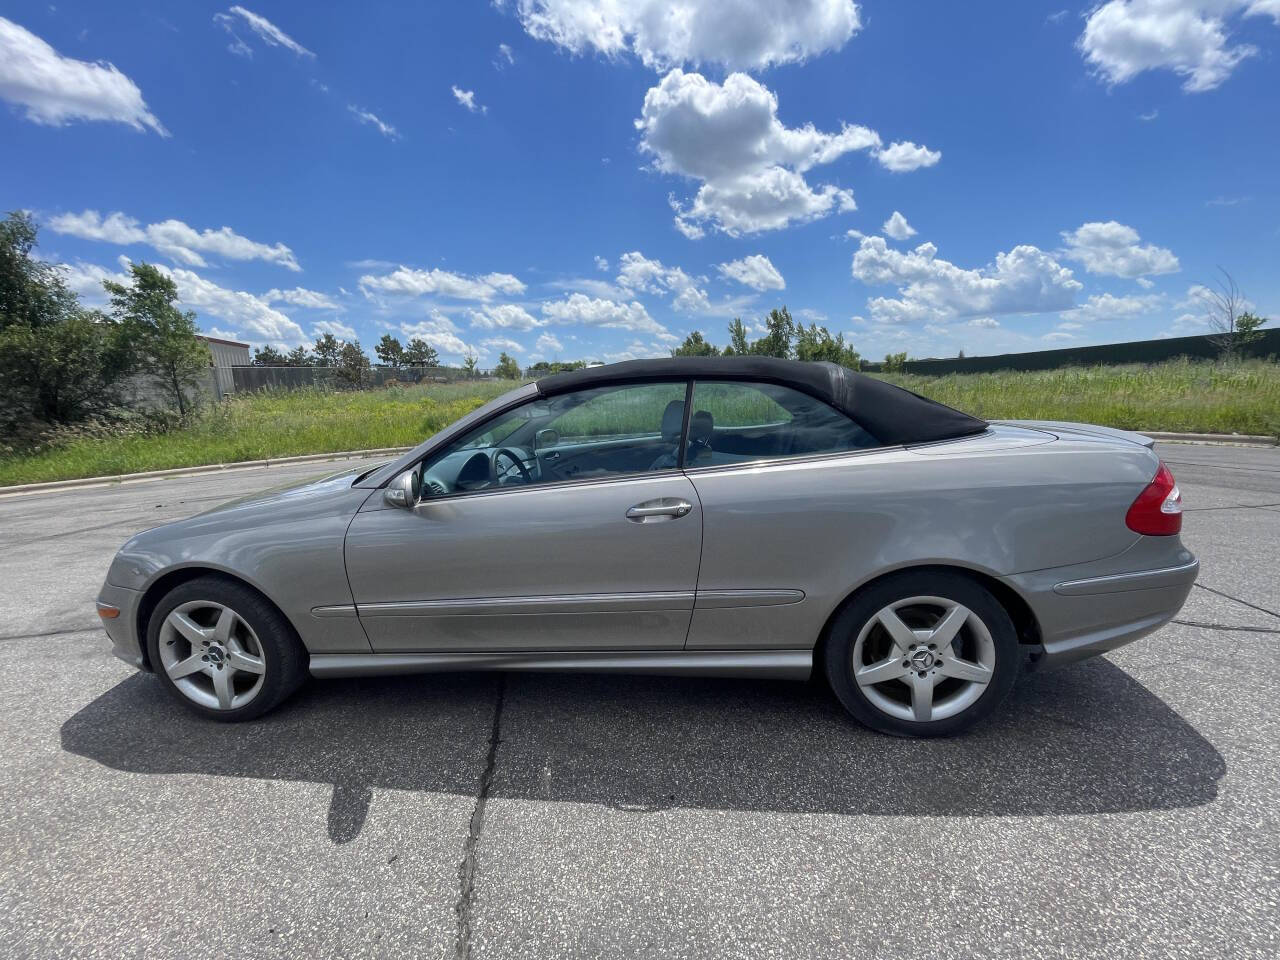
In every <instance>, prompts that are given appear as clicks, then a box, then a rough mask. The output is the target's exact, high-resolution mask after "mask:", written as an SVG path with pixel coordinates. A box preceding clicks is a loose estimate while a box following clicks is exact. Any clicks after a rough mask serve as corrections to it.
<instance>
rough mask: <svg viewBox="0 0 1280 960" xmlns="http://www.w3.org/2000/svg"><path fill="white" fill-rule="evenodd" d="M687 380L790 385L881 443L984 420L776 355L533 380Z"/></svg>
mask: <svg viewBox="0 0 1280 960" xmlns="http://www.w3.org/2000/svg"><path fill="white" fill-rule="evenodd" d="M689 377H696V378H698V379H703V380H750V381H756V382H764V383H777V384H781V385H783V386H787V387H791V388H792V389H795V390H799V391H801V392H802V393H807V394H809V395H810V396H813V397H817V398H818V399H819V400H822V401H824V402H826V403H829V404H830V405H831V406H833V407H835V408H836V409H837V410H839V411H841V412H842V413H844V414H846V415H847V416H849V417H852V418H853V419H854V420H856V421H857V422H858V423H859V424H860V425H861V426H862V427H863V428H865V429H866V430H868V431H869V432H870V433H871V434H872V435H873V436H875V437H876V439H877V440H879V441H880V442H881V443H883V444H908V443H930V442H932V441H935V440H949V439H952V438H954V437H964V436H969V435H971V434H975V433H981V432H982V431H983V430H985V429H986V428H987V422H986V421H985V420H980V419H979V418H977V417H971V416H969V414H967V413H961V412H960V411H959V410H955V409H953V408H951V407H948V406H946V405H945V404H941V403H938V402H937V401H936V400H930V399H929V398H927V397H922V396H920V395H919V394H917V393H912V392H911V391H910V390H904V389H903V388H902V387H895V386H894V385H893V384H891V383H886V382H885V381H883V380H877V379H876V378H874V377H868V376H865V375H864V374H861V373H855V372H854V371H852V370H849V369H847V368H845V367H842V366H840V365H838V364H835V363H826V362H823V363H811V362H802V361H799V360H779V359H776V358H774V357H672V358H670V359H662V360H627V361H625V362H623V363H611V364H608V365H606V366H603V367H589V368H587V369H585V370H574V371H571V372H569V373H557V374H553V375H551V376H549V377H543V378H542V379H540V380H538V381H537V388H538V392H539V393H541V394H542V395H543V396H554V395H556V394H560V393H567V392H569V391H571V390H583V389H588V388H590V387H599V386H606V385H609V384H616V383H644V382H649V381H655V380H678V379H683V378H689Z"/></svg>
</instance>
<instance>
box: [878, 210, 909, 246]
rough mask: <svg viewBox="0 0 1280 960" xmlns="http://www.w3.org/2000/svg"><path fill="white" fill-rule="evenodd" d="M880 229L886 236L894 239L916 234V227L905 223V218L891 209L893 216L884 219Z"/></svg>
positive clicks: (904, 238)
mask: <svg viewBox="0 0 1280 960" xmlns="http://www.w3.org/2000/svg"><path fill="white" fill-rule="evenodd" d="M880 229H881V230H883V231H884V234H885V236H886V237H890V238H891V239H894V240H906V239H907V238H908V237H914V236H915V235H916V228H915V227H913V226H911V224H909V223H907V218H906V217H904V216H903V215H902V214H900V213H899V212H898V211H897V210H895V211H893V216H891V217H890V218H889V219H888V220H886V221H885V222H884V226H882V227H881V228H880Z"/></svg>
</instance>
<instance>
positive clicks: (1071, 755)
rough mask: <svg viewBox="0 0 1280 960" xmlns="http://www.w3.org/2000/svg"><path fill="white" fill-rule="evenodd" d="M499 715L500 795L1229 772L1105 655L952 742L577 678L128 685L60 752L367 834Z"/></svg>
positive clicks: (1017, 811) (787, 796)
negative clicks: (279, 689)
mask: <svg viewBox="0 0 1280 960" xmlns="http://www.w3.org/2000/svg"><path fill="white" fill-rule="evenodd" d="M499 705H501V712H500V714H498V716H497V720H498V723H497V727H496V729H497V731H498V733H497V737H498V745H497V752H496V765H495V768H494V772H493V778H492V783H491V789H490V796H491V797H495V798H519V799H531V800H550V801H561V802H573V803H594V804H604V805H608V806H612V807H615V808H617V809H622V810H629V811H635V812H636V813H638V814H642V813H645V812H651V811H657V810H664V809H670V808H673V807H687V808H711V809H726V810H748V811H751V810H761V811H764V810H768V811H782V812H788V811H790V812H798V813H829V814H845V815H852V814H869V815H885V816H953V815H960V816H1038V815H1061V814H1091V813H1117V812H1129V811H1138V810H1159V809H1172V808H1178V807H1191V806H1197V805H1200V804H1204V803H1209V802H1211V801H1212V800H1214V799H1215V798H1216V797H1217V792H1218V782H1219V781H1220V780H1221V779H1222V777H1223V775H1224V774H1225V772H1226V764H1225V762H1224V761H1223V759H1222V756H1221V755H1220V754H1219V753H1218V751H1217V750H1215V749H1214V747H1213V746H1212V745H1211V744H1210V743H1209V742H1208V741H1207V740H1205V739H1204V738H1203V737H1202V736H1200V734H1199V733H1197V732H1196V731H1195V730H1194V729H1193V728H1192V727H1191V726H1190V725H1189V724H1188V723H1187V722H1186V721H1184V720H1183V719H1182V718H1181V717H1179V716H1178V714H1177V713H1175V712H1174V711H1173V710H1171V709H1170V708H1169V707H1168V706H1167V705H1166V704H1165V703H1164V702H1163V701H1162V700H1160V699H1159V698H1158V697H1156V696H1154V695H1153V694H1152V693H1150V692H1149V691H1148V690H1147V689H1146V688H1145V687H1143V686H1142V685H1141V684H1140V683H1138V682H1137V681H1136V680H1134V679H1133V678H1132V677H1130V676H1129V675H1128V674H1126V673H1125V672H1124V671H1122V670H1120V669H1119V668H1118V667H1116V666H1115V665H1113V664H1112V663H1110V662H1109V661H1106V660H1094V661H1090V662H1088V663H1083V664H1079V665H1076V666H1074V667H1072V668H1069V669H1065V670H1061V671H1056V672H1046V673H1043V674H1035V673H1033V674H1030V675H1028V676H1026V677H1024V678H1023V679H1022V681H1021V682H1020V683H1019V685H1018V687H1017V689H1016V690H1015V692H1014V694H1013V695H1012V696H1011V697H1010V699H1009V701H1008V702H1007V703H1006V705H1005V706H1004V707H1002V708H1001V710H1000V711H999V713H998V714H997V716H995V717H994V718H993V719H992V720H990V721H988V722H987V723H985V724H983V725H981V726H979V727H978V728H977V729H976V730H973V731H971V732H970V733H969V734H967V735H965V736H961V737H956V738H951V739H947V740H931V741H917V740H903V739H897V738H894V737H886V736H882V735H879V734H875V733H872V732H870V731H867V730H865V729H863V728H862V727H860V726H858V725H857V724H856V723H854V722H853V721H852V720H851V719H850V718H849V717H848V716H847V715H846V714H845V713H844V712H843V710H842V709H841V708H840V706H839V705H838V704H837V703H836V702H835V700H834V698H833V697H832V696H831V694H830V693H829V692H827V691H826V690H824V689H822V688H820V687H819V686H817V685H814V684H798V683H786V682H769V681H747V680H707V679H672V678H653V677H616V676H592V675H568V674H545V675H544V674H511V675H506V676H495V675H492V674H436V675H428V676H420V677H397V678H379V679H362V680H343V681H328V682H325V683H314V684H312V685H310V687H308V688H307V689H306V690H305V691H303V693H302V694H301V695H300V696H298V697H297V698H295V699H294V700H293V701H291V702H290V703H289V704H286V705H285V706H283V707H282V708H280V709H279V710H277V711H276V712H275V713H273V714H270V715H268V716H267V717H264V718H263V719H261V720H259V721H256V722H253V723H248V724H239V725H227V724H219V723H215V722H212V721H206V720H202V719H199V718H196V717H193V716H191V715H189V714H187V713H186V712H185V711H183V710H182V709H181V708H180V707H178V706H177V705H175V704H174V703H173V702H172V701H171V700H170V699H169V698H168V697H167V695H166V694H165V692H164V691H163V690H162V689H161V687H160V683H159V681H158V680H157V679H156V678H154V677H151V676H149V675H145V674H139V675H136V676H132V677H130V678H129V679H127V680H125V681H123V682H122V683H120V684H118V685H117V686H115V687H114V688H112V689H111V690H109V691H107V692H106V693H105V694H103V695H102V696H101V697H99V698H98V699H96V700H94V701H93V702H92V703H90V704H89V705H87V706H86V707H84V708H83V709H82V710H80V711H79V712H78V713H76V714H75V715H74V716H73V717H71V718H70V719H69V720H67V722H66V723H65V724H63V727H62V747H63V749H64V750H67V751H70V752H71V753H74V754H78V755H80V756H84V757H88V758H90V759H92V760H96V761H97V762H99V763H102V764H104V765H106V766H108V767H111V768H114V769H117V770H122V771H127V772H130V773H142V774H181V773H198V774H212V775H216V776H226V777H254V778H261V779H284V780H297V781H307V782H315V783H326V784H331V785H332V786H333V799H332V802H331V804H330V808H329V815H328V824H327V829H328V832H329V836H330V837H331V838H332V839H333V841H334V842H336V843H342V842H346V841H348V840H351V839H353V838H354V837H355V836H357V835H358V834H359V832H360V829H361V826H362V825H363V823H364V820H365V817H366V815H367V813H368V809H369V804H370V802H371V799H372V796H373V790H374V789H387V788H390V789H396V790H417V791H430V792H444V793H455V794H461V795H475V794H476V792H477V791H478V789H479V784H480V778H481V771H482V769H483V768H484V766H485V760H486V757H487V755H488V752H489V748H490V740H491V737H492V736H493V731H494V729H495V725H494V721H495V711H497V710H498V708H499Z"/></svg>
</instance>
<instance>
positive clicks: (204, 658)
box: [159, 600, 267, 710]
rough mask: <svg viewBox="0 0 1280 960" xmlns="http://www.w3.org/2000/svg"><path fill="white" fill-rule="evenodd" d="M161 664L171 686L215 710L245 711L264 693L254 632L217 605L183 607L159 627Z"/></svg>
mask: <svg viewBox="0 0 1280 960" xmlns="http://www.w3.org/2000/svg"><path fill="white" fill-rule="evenodd" d="M159 648H160V661H161V666H162V667H163V668H164V672H165V673H166V674H167V675H168V676H169V679H170V680H172V681H173V685H174V686H175V687H176V688H177V689H178V690H179V691H180V692H181V693H182V694H183V695H184V696H185V697H187V698H188V699H190V700H191V701H193V702H194V703H198V704H200V705H201V706H203V707H208V708H209V709H211V710H235V709H237V708H239V707H243V706H246V705H247V704H249V703H250V702H252V701H253V699H254V698H255V697H256V696H257V695H258V692H259V691H260V690H261V689H262V683H263V679H264V678H265V677H266V672H267V669H266V658H265V656H264V654H263V648H262V644H261V642H260V641H259V640H258V635H257V634H256V633H254V631H253V628H252V627H251V626H249V624H248V623H247V622H246V621H245V620H244V618H242V617H241V616H240V615H239V614H238V613H236V612H235V611H234V610H232V609H231V608H230V607H228V606H226V605H225V604H221V603H217V602H215V601H213V600H190V601H187V602H186V603H182V604H179V605H178V606H177V607H174V609H173V610H172V611H170V613H169V615H168V616H167V617H165V619H164V623H163V624H162V625H161V627H160V644H159Z"/></svg>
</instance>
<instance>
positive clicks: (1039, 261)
mask: <svg viewBox="0 0 1280 960" xmlns="http://www.w3.org/2000/svg"><path fill="white" fill-rule="evenodd" d="M937 253H938V248H937V247H935V246H934V245H933V244H932V243H922V244H920V246H918V247H916V248H915V249H914V250H912V251H910V252H908V253H902V252H900V251H898V250H894V249H892V248H890V247H889V245H888V244H887V243H886V242H885V240H884V238H883V237H866V238H865V239H863V241H862V243H861V244H860V245H859V247H858V252H857V253H855V254H854V255H853V275H854V277H856V278H857V279H858V280H861V281H862V282H863V283H866V284H894V285H896V286H898V287H899V297H898V298H897V299H891V298H887V297H876V298H875V299H873V300H870V301H868V307H869V308H870V311H871V316H872V318H873V319H874V320H876V321H879V322H883V323H900V324H901V323H915V322H920V321H925V320H941V319H948V318H951V317H962V316H986V317H992V316H1001V315H1005V314H1018V313H1046V312H1057V311H1060V310H1066V309H1069V308H1070V307H1071V306H1073V304H1074V302H1075V295H1076V293H1077V292H1078V291H1079V290H1080V289H1081V288H1082V285H1081V284H1080V282H1079V281H1077V280H1076V279H1074V277H1073V276H1072V274H1071V271H1070V270H1069V269H1068V268H1066V267H1064V266H1062V265H1060V264H1059V263H1058V262H1057V261H1056V260H1054V259H1053V257H1052V256H1050V255H1049V254H1048V253H1045V252H1044V251H1043V250H1039V249H1037V248H1036V247H1033V246H1030V245H1022V246H1017V247H1014V248H1013V249H1012V250H1010V251H1009V252H1008V253H998V254H996V261H995V264H994V265H988V266H986V267H983V268H980V269H964V268H962V267H958V266H956V265H955V264H953V263H950V262H948V261H946V260H942V259H939V258H938V256H937Z"/></svg>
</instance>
